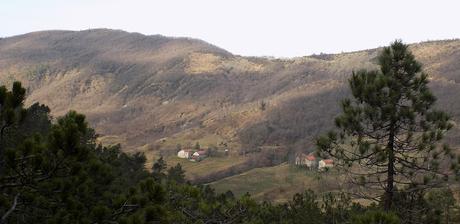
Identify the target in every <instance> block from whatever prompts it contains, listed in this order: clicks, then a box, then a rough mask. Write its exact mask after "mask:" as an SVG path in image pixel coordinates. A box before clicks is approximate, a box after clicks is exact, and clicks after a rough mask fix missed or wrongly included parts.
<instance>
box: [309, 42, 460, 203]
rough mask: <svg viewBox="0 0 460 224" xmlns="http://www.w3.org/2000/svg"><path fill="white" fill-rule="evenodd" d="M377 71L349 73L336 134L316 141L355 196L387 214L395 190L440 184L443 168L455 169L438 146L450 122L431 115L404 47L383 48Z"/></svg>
mask: <svg viewBox="0 0 460 224" xmlns="http://www.w3.org/2000/svg"><path fill="white" fill-rule="evenodd" d="M378 65H379V66H380V70H375V71H365V70H361V71H358V72H354V73H353V75H352V77H351V79H350V80H349V85H350V88H351V93H352V96H353V98H352V99H345V100H343V101H342V103H341V107H342V111H343V112H342V114H340V115H339V116H338V117H337V118H336V120H335V123H336V126H337V129H338V131H331V132H329V133H328V134H327V135H325V136H322V137H319V138H318V139H317V145H318V148H319V151H320V154H323V155H328V156H332V157H334V158H336V159H337V163H338V165H339V166H340V167H342V168H345V169H346V171H347V174H349V175H350V177H351V178H350V180H351V181H352V183H354V184H357V185H358V186H360V187H358V188H355V189H359V192H356V193H362V194H361V195H364V196H367V197H372V198H373V199H376V200H380V201H382V202H383V205H384V208H385V210H387V211H388V210H390V209H391V208H392V207H393V205H392V202H393V200H394V199H393V195H394V192H395V191H396V189H398V190H407V191H415V190H420V189H423V188H425V187H430V186H433V185H436V184H440V183H442V181H443V180H446V178H447V177H448V175H449V174H450V173H451V172H450V171H448V165H447V164H449V165H453V166H452V167H453V168H455V169H457V171H458V167H456V164H455V162H453V161H454V154H453V153H452V151H451V150H450V148H449V147H447V146H445V145H444V146H441V145H440V144H439V142H440V140H441V139H442V138H443V136H444V134H445V132H446V131H447V130H449V129H450V128H451V127H452V123H451V121H450V117H449V116H448V115H447V114H446V113H444V112H441V111H437V110H435V109H433V106H434V104H435V102H436V98H435V97H434V95H433V94H432V93H431V91H430V89H429V87H428V76H427V74H425V73H423V72H422V66H421V64H420V63H419V62H417V61H416V60H415V58H414V56H413V54H412V53H411V52H410V51H409V50H408V46H407V45H405V44H403V43H402V42H401V41H395V42H394V43H392V44H391V46H390V47H385V48H384V49H383V51H382V52H381V54H380V55H379V57H378ZM452 162H453V163H454V164H452ZM376 192H377V193H378V194H379V195H381V194H382V193H383V195H384V196H383V197H379V196H378V195H375V194H374V193H376Z"/></svg>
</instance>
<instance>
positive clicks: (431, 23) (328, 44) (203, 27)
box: [0, 0, 460, 57]
mask: <svg viewBox="0 0 460 224" xmlns="http://www.w3.org/2000/svg"><path fill="white" fill-rule="evenodd" d="M88 28H112V29H122V30H126V31H130V32H140V33H143V34H162V35H166V36H186V37H193V38H199V39H202V40H205V41H207V42H209V43H212V44H214V45H217V46H219V47H222V48H224V49H226V50H228V51H230V52H232V53H234V54H240V55H246V56H276V57H294V56H303V55H310V54H313V53H320V52H325V53H337V52H342V51H354V50H360V49H367V48H374V47H378V46H383V45H387V44H388V43H389V42H391V41H392V40H394V39H399V38H400V39H403V41H404V42H407V43H413V42H420V41H426V40H438V39H451V38H459V37H460V1H458V0H431V1H427V0H381V1H375V0H317V1H307V0H278V1H274V0H225V1H224V0H162V1H160V0H71V1H64V0H0V36H1V37H7V36H12V35H17V34H23V33H27V32H31V31H38V30H50V29H65V30H83V29H88Z"/></svg>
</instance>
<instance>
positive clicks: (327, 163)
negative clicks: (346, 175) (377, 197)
mask: <svg viewBox="0 0 460 224" xmlns="http://www.w3.org/2000/svg"><path fill="white" fill-rule="evenodd" d="M331 167H334V160H332V159H323V160H320V161H319V163H318V169H319V170H325V169H327V168H331Z"/></svg>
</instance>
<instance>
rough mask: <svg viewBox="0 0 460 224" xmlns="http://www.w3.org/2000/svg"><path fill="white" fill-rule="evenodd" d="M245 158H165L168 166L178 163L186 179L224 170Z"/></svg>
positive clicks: (242, 161)
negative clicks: (191, 159) (194, 160)
mask: <svg viewBox="0 0 460 224" xmlns="http://www.w3.org/2000/svg"><path fill="white" fill-rule="evenodd" d="M247 159H248V157H244V156H228V157H211V158H206V159H204V160H202V161H201V162H191V161H189V160H186V159H182V158H179V157H177V156H168V157H166V158H165V160H166V163H167V164H168V166H174V165H176V164H178V163H180V164H181V165H182V169H183V170H184V171H185V177H186V179H188V180H194V179H195V178H197V177H202V176H207V175H209V174H212V173H215V172H218V171H222V170H226V169H228V168H230V167H232V166H235V165H238V164H241V163H244V162H245V161H246V160H247ZM149 165H150V164H149ZM150 166H151V165H150Z"/></svg>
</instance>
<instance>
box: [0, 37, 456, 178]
mask: <svg viewBox="0 0 460 224" xmlns="http://www.w3.org/2000/svg"><path fill="white" fill-rule="evenodd" d="M411 50H412V51H413V52H414V54H415V55H416V57H417V59H418V60H420V61H421V62H422V63H423V65H424V69H425V71H426V72H428V73H429V74H430V75H431V76H430V77H431V80H432V82H431V86H432V88H433V91H434V93H435V95H436V96H437V97H438V98H439V103H438V107H439V108H442V109H444V110H446V111H448V112H449V113H451V114H452V115H453V116H454V119H455V120H456V121H458V120H460V112H459V111H460V104H459V103H458V102H457V99H459V98H460V85H459V82H460V63H459V61H460V40H448V41H432V42H425V43H420V44H413V45H411ZM378 52H379V49H371V50H364V51H359V52H351V53H343V54H331V55H327V54H324V55H323V54H322V55H313V56H306V57H300V58H292V59H272V58H257V57H243V56H238V55H233V54H231V53H229V52H227V51H225V50H223V49H220V48H218V47H216V46H213V45H211V44H208V43H206V42H203V41H201V40H196V39H190V38H170V37H164V36H160V35H154V36H145V35H142V34H138V33H127V32H124V31H117V30H108V29H98V30H85V31H78V32H77V31H42V32H34V33H29V34H24V35H20V36H14V37H9V38H3V39H0V82H1V83H2V84H6V85H9V84H10V83H11V82H12V81H13V80H20V81H22V82H23V83H24V85H25V86H26V87H27V88H28V98H27V102H26V103H27V105H31V104H32V103H34V102H37V101H39V102H40V103H44V104H46V105H48V106H49V107H50V108H51V109H52V111H53V113H54V114H53V115H54V116H59V115H62V114H64V113H65V112H67V111H68V110H71V109H73V110H77V111H79V112H81V113H84V114H86V115H87V116H88V119H89V121H90V123H91V124H92V125H93V126H94V128H95V129H96V130H97V132H98V133H100V134H101V137H100V140H101V141H102V142H104V143H108V144H114V143H121V144H122V146H123V148H124V149H125V150H126V151H145V152H147V154H148V155H149V158H150V159H152V158H153V156H156V155H158V154H159V153H160V152H161V153H162V154H163V155H165V154H169V155H170V154H172V153H174V152H175V150H176V145H177V144H180V145H182V146H187V145H190V146H191V145H194V144H195V142H199V143H200V145H202V146H204V147H208V146H211V145H215V146H219V147H220V146H222V147H224V146H225V145H226V146H225V147H228V148H229V149H230V152H231V155H232V156H233V157H236V158H237V160H238V158H240V156H239V154H240V152H242V151H244V152H248V151H252V150H253V149H256V148H257V147H259V146H263V145H280V146H282V147H283V148H284V149H285V150H284V154H283V155H282V156H287V158H290V157H289V155H292V153H289V152H293V151H295V150H312V149H313V148H312V139H313V138H314V137H315V136H316V135H317V134H318V133H321V132H323V131H325V130H327V129H329V128H330V127H331V125H332V121H333V117H334V116H335V115H336V114H337V113H338V102H339V100H340V99H341V98H343V97H345V96H346V95H347V94H348V90H347V88H345V87H346V84H347V78H348V77H349V76H350V74H351V73H352V71H353V70H357V69H361V68H367V69H371V68H375V67H376V66H375V58H376V56H377V54H378ZM459 136H460V130H459V129H458V128H457V127H456V128H455V130H454V131H452V132H451V134H450V136H449V138H448V139H447V140H448V141H449V142H451V143H452V144H453V145H454V146H459V145H460V141H459V140H458V139H460V138H458V137H459ZM233 157H232V158H233ZM233 159H235V158H233ZM242 159H243V158H242ZM264 164H269V163H263V164H262V165H264ZM262 165H261V164H257V165H256V166H262ZM226 166H228V164H226ZM254 167H255V166H254ZM199 170H200V171H199V172H212V170H209V169H208V170H203V169H199ZM197 172H198V171H197ZM200 174H202V173H200ZM207 174H209V173H206V174H203V175H207ZM190 176H194V174H191V175H190Z"/></svg>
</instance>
